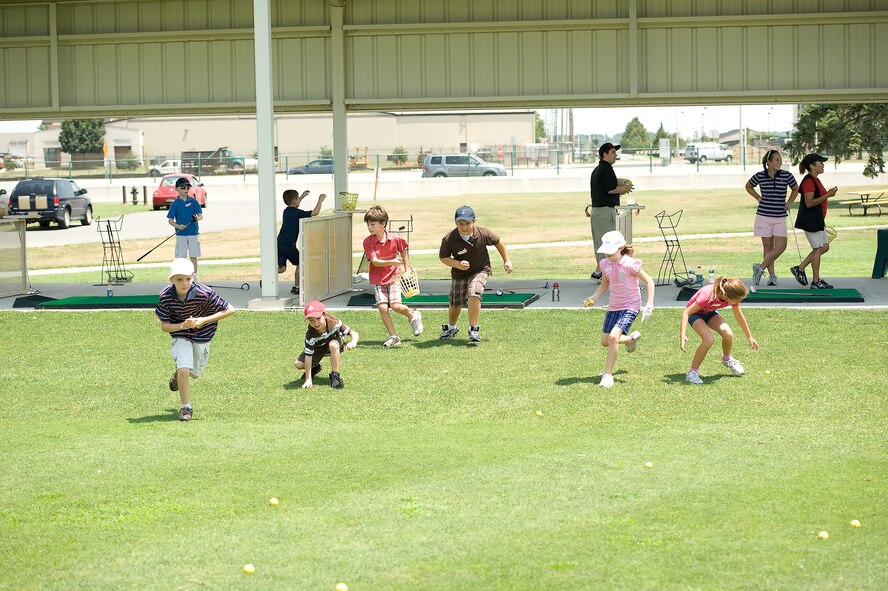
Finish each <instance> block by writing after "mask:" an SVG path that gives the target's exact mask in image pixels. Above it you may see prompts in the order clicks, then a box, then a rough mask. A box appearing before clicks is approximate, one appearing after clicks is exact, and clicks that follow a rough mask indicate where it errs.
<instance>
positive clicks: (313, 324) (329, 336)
mask: <svg viewBox="0 0 888 591" xmlns="http://www.w3.org/2000/svg"><path fill="white" fill-rule="evenodd" d="M305 318H306V319H307V320H308V330H306V331H305V350H303V351H302V353H300V354H299V357H297V358H296V369H302V370H305V369H306V368H311V369H310V370H306V371H305V375H304V380H305V381H304V382H303V383H302V387H303V388H311V386H312V378H314V377H315V376H316V375H317V374H318V373H319V372H320V371H321V359H322V358H323V357H326V356H327V355H329V356H330V367H331V371H330V386H331V387H333V388H337V389H339V388H342V387H344V386H345V382H343V381H342V376H340V375H339V354H340V353H341V352H342V350H343V349H345V350H346V351H351V350H352V349H354V348H355V347H357V346H358V336H359V335H358V331H356V330H352V329H351V328H349V327H348V326H346V325H345V323H343V322H342V320H340V319H339V318H336V317H335V316H330V315H329V314H327V312H326V310H325V309H324V304H322V303H321V302H318V301H313V302H309V303H308V304H307V305H306V306H305ZM346 335H351V340H350V341H349V342H348V344H347V345H346V344H345V341H344V339H343V337H344V336H346Z"/></svg>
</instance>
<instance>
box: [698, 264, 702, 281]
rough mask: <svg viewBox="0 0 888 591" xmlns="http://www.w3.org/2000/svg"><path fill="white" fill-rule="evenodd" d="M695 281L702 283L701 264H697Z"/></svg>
mask: <svg viewBox="0 0 888 591" xmlns="http://www.w3.org/2000/svg"><path fill="white" fill-rule="evenodd" d="M697 283H699V284H700V285H703V266H702V265H697Z"/></svg>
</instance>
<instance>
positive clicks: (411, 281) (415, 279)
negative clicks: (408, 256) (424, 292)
mask: <svg viewBox="0 0 888 591" xmlns="http://www.w3.org/2000/svg"><path fill="white" fill-rule="evenodd" d="M398 283H400V284H401V296H402V297H405V298H412V297H413V296H415V295H419V276H417V274H416V269H414V268H413V267H407V270H406V271H405V272H404V273H401V275H399V276H398Z"/></svg>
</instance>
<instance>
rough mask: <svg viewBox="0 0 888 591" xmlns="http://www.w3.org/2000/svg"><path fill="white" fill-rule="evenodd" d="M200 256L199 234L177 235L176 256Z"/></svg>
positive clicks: (184, 257) (183, 257) (179, 257)
mask: <svg viewBox="0 0 888 591" xmlns="http://www.w3.org/2000/svg"><path fill="white" fill-rule="evenodd" d="M199 256H200V240H198V238H197V236H196V235H195V236H176V258H177V259H187V258H189V257H194V258H197V257H199Z"/></svg>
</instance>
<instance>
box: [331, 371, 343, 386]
mask: <svg viewBox="0 0 888 591" xmlns="http://www.w3.org/2000/svg"><path fill="white" fill-rule="evenodd" d="M330 387H331V388H336V389H337V390H341V389H342V388H344V387H345V382H343V381H342V376H340V375H339V372H338V371H331V372H330Z"/></svg>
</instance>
